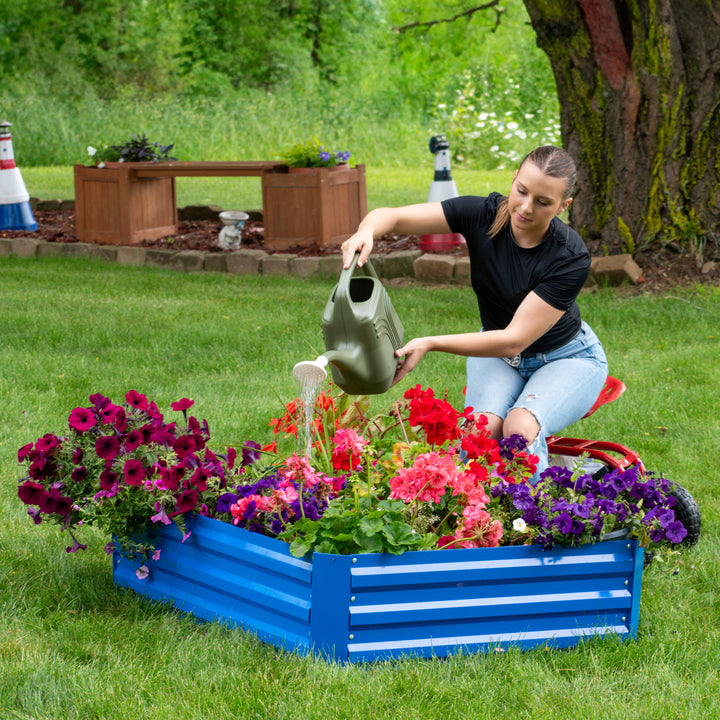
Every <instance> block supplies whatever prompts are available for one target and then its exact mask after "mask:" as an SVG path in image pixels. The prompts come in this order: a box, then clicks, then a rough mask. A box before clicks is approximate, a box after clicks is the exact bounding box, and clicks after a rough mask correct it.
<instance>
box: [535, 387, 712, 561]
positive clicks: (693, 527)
mask: <svg viewBox="0 0 720 720" xmlns="http://www.w3.org/2000/svg"><path fill="white" fill-rule="evenodd" d="M625 390H626V387H625V384H624V383H623V382H622V381H621V380H618V379H617V378H614V377H611V376H609V375H608V378H607V380H606V381H605V386H604V387H603V389H602V391H601V392H600V395H599V396H598V399H597V400H596V401H595V404H594V405H593V406H592V407H591V408H590V410H589V411H588V412H587V413H586V414H585V416H584V417H589V416H590V415H592V414H593V413H594V412H595V411H596V410H597V409H598V408H600V407H601V406H602V405H607V404H608V403H610V402H612V401H613V400H617V399H618V398H619V397H620V396H621V395H622V394H623V393H624V392H625ZM547 445H548V454H549V455H550V456H551V457H552V456H555V457H557V458H577V457H580V456H581V455H586V456H587V457H588V458H590V459H591V460H592V461H593V466H592V467H593V475H595V476H597V477H602V476H603V475H605V474H606V473H609V472H611V471H612V470H627V469H629V468H633V467H635V468H637V469H638V471H639V472H640V474H641V475H642V476H643V477H644V476H645V474H646V470H645V466H644V465H643V463H642V461H641V460H640V456H639V455H638V454H637V453H636V452H635V451H634V450H630V448H627V447H625V446H624V445H619V444H618V443H614V442H607V441H605V440H581V439H578V438H569V437H558V436H555V435H553V436H552V437H549V438H547ZM550 464H551V465H552V464H553V462H552V460H551V462H550ZM596 466H597V467H596ZM670 487H671V490H670V492H669V493H668V494H669V495H672V496H673V497H674V498H675V506H674V507H673V510H674V511H675V517H676V518H677V519H678V520H680V522H682V524H683V525H684V526H685V529H686V530H687V535H686V537H685V539H684V540H683V542H682V544H683V545H684V546H686V547H692V546H693V545H695V543H697V541H698V540H699V539H700V527H701V517H700V508H699V507H698V504H697V503H696V502H695V499H694V498H693V496H692V495H691V494H690V493H689V492H688V491H687V490H686V489H685V488H684V487H682V486H681V485H678V483H676V482H673V481H670Z"/></svg>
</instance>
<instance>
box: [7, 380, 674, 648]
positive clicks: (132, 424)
mask: <svg viewBox="0 0 720 720" xmlns="http://www.w3.org/2000/svg"><path fill="white" fill-rule="evenodd" d="M193 404H194V403H193V401H192V400H189V399H187V398H183V399H181V400H179V401H177V402H176V403H173V404H172V410H173V413H175V415H174V416H173V418H172V419H166V418H165V417H164V415H163V414H162V412H161V411H160V409H159V408H158V406H157V405H156V404H155V403H154V402H151V401H149V400H148V398H147V397H146V396H144V395H143V394H141V393H139V392H136V391H130V392H128V393H127V395H126V396H125V401H124V402H123V403H122V404H116V403H114V402H112V401H111V400H110V399H109V398H106V397H104V396H103V395H101V394H94V395H91V396H90V404H89V405H87V406H79V407H76V408H74V409H73V410H72V412H71V413H70V415H69V418H68V426H67V429H66V430H65V431H64V432H61V433H59V434H56V433H47V434H45V435H43V436H42V437H40V438H39V439H37V440H36V441H35V442H31V443H28V444H27V445H25V446H24V447H23V448H21V449H20V451H19V453H18V459H19V461H20V462H21V463H23V464H25V465H26V466H27V475H26V476H25V477H23V478H22V479H21V480H20V483H19V487H18V496H19V499H20V500H21V501H22V502H23V503H24V504H25V505H27V506H28V514H29V516H30V517H31V518H32V519H33V521H34V522H35V523H36V524H37V525H42V524H43V521H45V522H48V521H49V522H52V523H56V524H58V525H60V527H61V529H62V530H63V532H67V534H68V535H69V538H70V541H69V544H68V546H67V552H68V553H76V552H77V551H78V550H81V549H85V538H84V537H82V536H81V533H82V532H83V530H84V526H88V525H94V526H96V527H99V528H100V529H101V530H103V531H104V532H106V533H107V534H108V538H107V540H108V544H107V546H106V551H107V552H108V553H109V554H113V575H114V579H115V581H116V583H117V584H119V585H123V586H127V587H130V588H132V589H133V590H135V591H136V592H138V593H141V594H143V595H147V596H148V597H152V598H156V599H161V600H165V601H168V602H171V603H173V604H175V605H176V607H178V608H180V609H182V610H183V611H185V612H191V613H193V614H194V615H196V616H198V617H200V618H204V619H208V620H219V621H222V622H226V623H229V624H231V625H237V626H242V627H245V628H248V629H250V630H252V631H253V632H256V633H257V634H258V635H259V636H260V637H262V638H263V639H265V640H267V641H268V642H271V643H273V644H275V645H277V646H280V647H284V648H287V649H290V650H297V651H299V652H303V653H309V652H319V653H321V654H322V655H324V656H325V657H328V658H331V659H334V660H339V661H342V662H345V661H356V660H358V661H359V660H376V659H383V658H388V657H399V656H401V655H405V654H412V655H419V656H434V655H447V654H449V653H452V652H458V651H461V650H470V651H476V650H487V649H489V648H493V647H506V646H511V645H517V646H519V647H525V648H527V647H534V646H537V645H538V644H546V643H549V644H553V645H556V646H568V645H573V644H576V643H577V642H579V641H580V640H582V638H583V637H587V636H589V635H604V634H615V635H619V636H620V637H624V638H628V637H632V636H633V635H634V633H635V632H636V630H637V624H638V618H639V603H640V589H641V578H642V571H643V547H652V548H657V549H663V548H664V549H666V550H667V551H668V552H675V551H674V550H673V549H672V548H674V547H676V546H677V545H678V544H679V543H681V542H682V540H683V539H684V537H685V535H686V531H685V528H684V527H683V525H682V523H681V522H680V521H678V520H677V519H676V518H675V515H674V512H673V509H672V508H673V503H674V498H672V497H671V496H670V495H669V492H668V491H669V487H668V483H667V481H666V480H664V479H663V478H660V477H653V476H648V475H645V476H644V477H641V476H640V475H639V474H638V473H637V471H636V470H634V469H631V470H626V471H613V472H610V473H608V474H607V475H605V476H604V477H602V478H600V479H595V478H593V477H591V476H586V475H583V473H582V470H581V469H578V470H576V471H574V472H573V471H571V470H570V469H566V468H550V469H549V470H548V471H546V472H544V473H543V476H542V479H541V481H540V482H539V483H538V484H537V485H535V486H533V485H530V484H529V482H528V480H529V478H530V477H531V476H532V475H533V473H534V471H535V458H534V457H533V456H531V455H529V454H528V453H527V452H526V450H525V442H524V440H523V439H522V438H520V437H519V436H513V437H511V438H503V439H501V440H500V441H497V442H496V441H495V440H492V439H491V438H490V437H489V435H488V433H487V431H486V429H485V427H484V424H483V423H482V421H481V422H479V423H475V422H473V421H472V415H471V411H470V410H469V409H466V410H464V411H458V410H456V409H455V408H453V407H452V406H451V405H450V404H449V403H448V402H447V401H446V400H445V399H444V398H442V397H437V396H436V395H435V393H434V392H433V390H432V389H431V388H428V389H423V388H421V387H420V386H416V387H414V388H411V389H410V390H408V391H407V392H406V393H405V394H404V396H403V397H402V398H400V399H398V400H397V401H396V402H395V403H394V404H393V405H392V406H391V407H390V408H388V410H387V411H384V412H381V413H379V414H377V415H374V416H372V417H369V416H367V414H366V413H367V408H368V402H367V398H364V397H358V396H348V395H345V394H343V393H338V392H337V391H336V390H329V389H328V390H325V391H323V392H321V393H320V394H319V396H318V398H317V400H316V401H315V403H314V405H313V407H312V408H310V409H309V412H308V408H307V407H306V406H305V405H304V404H303V403H302V402H301V401H300V400H294V401H292V402H290V403H288V405H287V406H286V412H285V414H284V415H283V416H282V417H280V418H276V419H273V420H271V425H272V426H273V427H274V430H275V433H276V439H275V441H273V442H272V443H270V444H269V445H265V446H261V445H260V444H258V443H256V442H254V441H248V442H246V443H245V444H244V445H243V447H241V448H237V449H236V448H232V447H230V448H220V447H217V446H216V445H215V444H214V443H213V442H212V441H211V436H210V429H209V425H208V423H207V421H205V420H198V419H197V418H195V417H194V416H192V415H188V411H189V410H190V409H191V407H192V406H193ZM178 413H179V414H181V416H180V415H177V414H178ZM306 430H307V432H308V433H309V435H310V448H311V449H310V452H309V453H307V454H304V455H299V454H298V453H297V452H287V451H286V452H280V451H279V450H278V443H280V444H282V443H283V442H284V443H286V444H287V442H288V441H290V442H292V444H295V438H300V437H302V436H303V435H304V433H305V431H306ZM617 531H620V533H621V535H622V539H620V540H618V539H611V538H614V537H615V533H616V532H617Z"/></svg>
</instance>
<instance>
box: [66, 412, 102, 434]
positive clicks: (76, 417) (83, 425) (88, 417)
mask: <svg viewBox="0 0 720 720" xmlns="http://www.w3.org/2000/svg"><path fill="white" fill-rule="evenodd" d="M68 423H69V424H70V427H71V428H72V429H73V430H76V431H77V432H85V431H86V430H89V429H90V428H91V427H95V425H97V418H96V417H95V413H94V412H92V410H88V409H87V408H81V407H76V408H75V409H74V410H73V411H72V412H71V413H70V417H69V418H68Z"/></svg>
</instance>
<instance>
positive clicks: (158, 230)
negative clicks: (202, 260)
mask: <svg viewBox="0 0 720 720" xmlns="http://www.w3.org/2000/svg"><path fill="white" fill-rule="evenodd" d="M172 148H173V145H172V144H171V145H162V144H160V143H157V142H152V141H150V140H148V138H147V137H146V136H145V135H144V134H142V135H131V136H130V138H129V139H128V140H127V141H126V142H124V143H121V144H117V145H109V146H107V145H103V146H102V147H101V148H100V149H96V148H94V147H92V146H89V147H88V149H87V150H88V155H89V156H90V158H91V163H92V164H91V166H90V167H87V166H85V165H75V166H74V179H75V227H76V231H77V236H78V240H80V241H81V242H95V243H101V244H112V245H117V244H130V245H132V244H137V243H139V242H141V241H142V240H154V239H158V238H161V237H165V236H167V235H171V234H172V233H174V232H175V229H176V227H177V199H176V198H177V196H176V192H175V179H174V178H171V177H162V178H160V177H158V178H139V177H136V176H135V174H134V172H133V170H134V168H137V167H138V166H139V164H141V163H147V162H159V161H162V160H175V158H173V157H170V155H169V153H170V150H171V149H172Z"/></svg>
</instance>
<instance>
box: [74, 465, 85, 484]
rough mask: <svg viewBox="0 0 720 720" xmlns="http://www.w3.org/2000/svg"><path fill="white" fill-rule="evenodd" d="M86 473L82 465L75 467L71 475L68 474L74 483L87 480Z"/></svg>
mask: <svg viewBox="0 0 720 720" xmlns="http://www.w3.org/2000/svg"><path fill="white" fill-rule="evenodd" d="M87 476H88V471H87V468H86V467H85V466H84V465H80V466H78V467H76V468H75V469H74V470H73V471H72V473H70V477H71V478H72V479H73V480H74V481H75V482H83V481H84V480H87Z"/></svg>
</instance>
